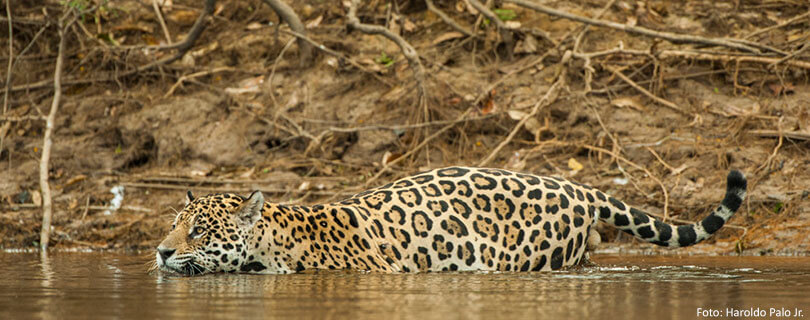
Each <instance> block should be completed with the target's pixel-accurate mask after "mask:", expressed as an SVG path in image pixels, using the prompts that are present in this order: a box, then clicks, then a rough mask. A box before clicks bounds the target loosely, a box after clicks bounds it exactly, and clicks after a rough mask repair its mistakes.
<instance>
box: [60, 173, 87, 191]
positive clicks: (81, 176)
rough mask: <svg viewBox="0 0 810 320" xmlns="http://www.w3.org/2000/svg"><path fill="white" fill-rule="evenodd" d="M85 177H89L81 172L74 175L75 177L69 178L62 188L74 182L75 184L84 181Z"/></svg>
mask: <svg viewBox="0 0 810 320" xmlns="http://www.w3.org/2000/svg"><path fill="white" fill-rule="evenodd" d="M84 179H87V176H86V175H83V174H80V175H78V176H74V177H72V178H70V179H68V181H67V182H65V184H64V185H63V186H62V188H65V187H68V186H71V185H73V184H75V183H77V182H80V181H83V180H84Z"/></svg>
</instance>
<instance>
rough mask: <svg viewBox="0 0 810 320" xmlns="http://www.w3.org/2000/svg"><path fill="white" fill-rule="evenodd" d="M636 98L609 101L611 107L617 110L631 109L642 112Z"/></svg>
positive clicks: (641, 107) (641, 106) (642, 109)
mask: <svg viewBox="0 0 810 320" xmlns="http://www.w3.org/2000/svg"><path fill="white" fill-rule="evenodd" d="M638 100H639V98H638V96H635V97H621V98H616V99H613V100H611V101H610V104H611V105H614V106H616V107H619V108H625V107H627V108H631V109H633V110H636V111H644V106H643V105H642V104H641V102H639V101H638Z"/></svg>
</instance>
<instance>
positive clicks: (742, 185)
mask: <svg viewBox="0 0 810 320" xmlns="http://www.w3.org/2000/svg"><path fill="white" fill-rule="evenodd" d="M726 179H727V185H726V197H725V198H724V199H723V202H721V203H720V206H718V207H717V209H715V210H714V211H713V212H712V213H711V214H710V215H709V216H707V217H706V218H704V219H703V220H701V221H700V222H696V223H693V224H690V225H681V226H675V225H671V224H668V223H665V222H662V221H661V220H659V219H657V218H655V217H653V216H650V215H649V214H647V213H646V212H644V211H641V210H638V209H636V208H632V207H628V206H626V205H625V204H624V203H622V202H621V201H619V200H616V199H614V198H608V199H607V201H604V203H603V205H601V206H600V207H599V218H600V219H601V220H602V221H604V222H607V223H609V224H611V225H613V226H614V227H616V228H617V229H619V230H622V231H624V232H626V233H629V234H632V235H634V236H635V237H636V238H638V239H641V240H644V241H647V242H651V243H655V244H657V245H659V246H664V247H686V246H691V245H693V244H696V243H698V242H701V241H703V240H705V239H707V238H709V237H710V236H711V235H712V234H714V233H715V232H716V231H717V230H719V229H720V228H721V227H723V225H724V224H725V223H726V221H728V219H730V218H731V216H732V215H734V212H736V211H737V209H739V208H740V206H741V205H742V203H743V200H744V199H745V192H746V188H747V184H748V183H747V181H746V179H745V176H744V175H743V174H742V172H740V171H737V170H732V171H731V172H729V174H728V177H727V178H726Z"/></svg>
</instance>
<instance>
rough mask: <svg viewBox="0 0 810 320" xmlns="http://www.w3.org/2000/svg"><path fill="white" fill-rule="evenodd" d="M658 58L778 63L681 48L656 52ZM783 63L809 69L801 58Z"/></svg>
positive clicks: (770, 59)
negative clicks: (682, 49)
mask: <svg viewBox="0 0 810 320" xmlns="http://www.w3.org/2000/svg"><path fill="white" fill-rule="evenodd" d="M656 56H658V58H659V59H661V60H664V59H668V58H678V59H681V58H688V59H696V60H705V61H719V62H755V63H762V64H768V65H771V64H776V63H780V59H777V58H769V57H755V56H742V55H739V56H738V55H728V54H715V53H704V52H690V51H681V50H664V51H661V52H659V53H657V54H656ZM781 63H782V64H784V65H787V66H791V67H797V68H802V69H810V62H807V61H801V60H788V61H784V62H781Z"/></svg>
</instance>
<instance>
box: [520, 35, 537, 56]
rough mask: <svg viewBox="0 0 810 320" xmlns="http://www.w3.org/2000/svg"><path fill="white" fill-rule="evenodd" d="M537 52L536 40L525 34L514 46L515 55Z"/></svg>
mask: <svg viewBox="0 0 810 320" xmlns="http://www.w3.org/2000/svg"><path fill="white" fill-rule="evenodd" d="M535 52H537V39H535V38H534V36H532V35H530V34H527V35H526V38H525V39H523V40H521V41H518V43H517V44H516V45H515V53H535Z"/></svg>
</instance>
